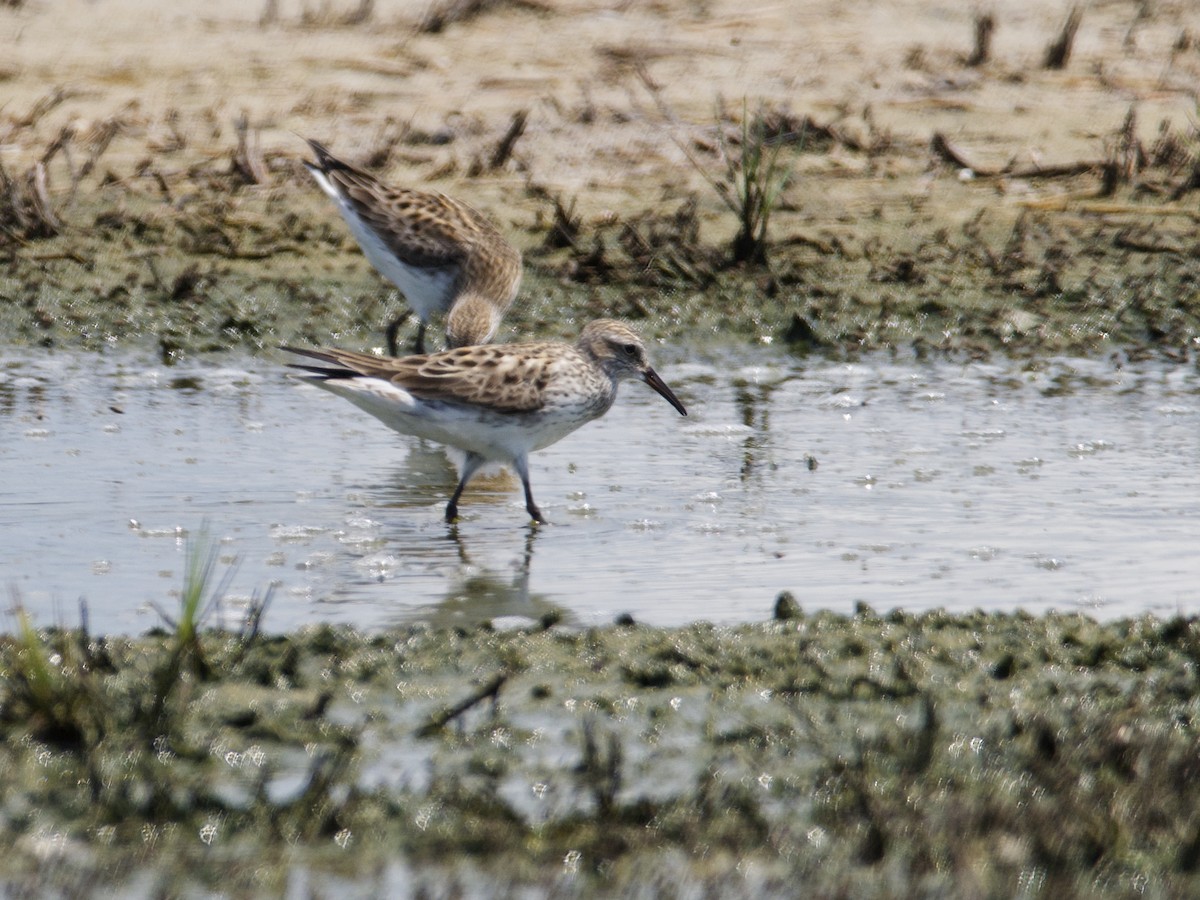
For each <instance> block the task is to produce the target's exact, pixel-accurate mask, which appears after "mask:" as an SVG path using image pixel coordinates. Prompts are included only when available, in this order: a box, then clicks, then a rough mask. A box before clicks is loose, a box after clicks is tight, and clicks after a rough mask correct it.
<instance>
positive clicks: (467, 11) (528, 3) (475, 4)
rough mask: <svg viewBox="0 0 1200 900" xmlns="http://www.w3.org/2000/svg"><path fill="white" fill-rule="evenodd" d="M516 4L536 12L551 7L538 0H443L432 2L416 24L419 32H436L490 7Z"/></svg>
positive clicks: (548, 9)
mask: <svg viewBox="0 0 1200 900" xmlns="http://www.w3.org/2000/svg"><path fill="white" fill-rule="evenodd" d="M506 5H507V6H518V7H522V8H524V9H531V10H534V11H536V12H543V13H544V12H551V11H552V7H551V6H550V5H549V4H547V3H541V2H538V0H443V2H441V3H433V4H431V5H430V7H429V9H428V10H427V11H426V12H425V15H424V16H423V17H422V18H421V21H420V22H419V23H418V24H417V32H418V33H420V34H438V33H440V32H442V31H445V30H446V27H447V26H449V25H454V24H456V23H461V22H466V21H467V20H469V19H473V18H475V17H476V16H478V15H482V14H483V13H485V12H487V11H488V10H491V9H497V8H499V7H501V6H506Z"/></svg>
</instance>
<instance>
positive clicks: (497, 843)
mask: <svg viewBox="0 0 1200 900" xmlns="http://www.w3.org/2000/svg"><path fill="white" fill-rule="evenodd" d="M1198 664H1200V623H1197V622H1196V621H1194V620H1190V619H1188V620H1185V619H1176V620H1170V621H1163V620H1158V619H1153V618H1140V619H1136V620H1126V621H1115V622H1107V623H1098V622H1096V621H1093V620H1091V619H1088V618H1086V617H1083V616H1078V615H1057V614H1051V615H1047V616H1039V617H1032V616H1027V615H1023V614H1019V613H1018V614H1011V615H1003V614H985V613H977V614H971V615H953V616H952V615H948V614H945V613H940V612H931V613H926V614H921V615H909V614H902V613H892V614H888V615H882V616H881V615H877V614H875V613H874V612H872V611H871V610H870V609H867V608H865V607H863V608H860V609H859V610H858V612H857V613H856V614H855V615H853V616H840V615H835V614H832V613H815V614H806V613H803V612H802V611H800V610H799V609H797V608H796V606H795V605H794V603H790V602H787V601H786V600H785V601H784V602H781V603H780V604H779V606H778V609H777V618H776V619H775V620H773V621H770V622H764V623H761V624H753V625H745V626H739V627H733V628H718V627H713V626H710V625H706V624H695V625H692V626H688V627H684V628H674V629H654V628H646V627H642V626H639V625H636V624H634V623H626V624H624V625H621V624H618V625H613V626H610V627H604V628H596V629H575V628H566V627H563V626H562V625H560V624H558V623H556V622H555V621H554V620H553V619H548V620H547V621H545V622H542V623H539V624H537V625H535V626H530V627H528V628H522V629H509V630H495V629H493V628H492V627H490V626H488V625H483V626H481V627H479V628H478V629H476V630H471V631H465V630H461V629H460V630H437V629H432V628H425V627H411V628H407V629H404V630H395V631H388V632H384V633H379V634H373V635H363V634H358V633H354V632H351V631H348V630H339V629H336V628H331V627H321V628H314V629H309V630H304V631H301V632H298V633H296V634H294V635H291V636H286V637H277V636H265V635H260V634H256V633H253V632H252V631H247V632H246V633H242V634H230V633H223V632H199V633H195V634H188V633H185V632H184V631H183V630H177V631H176V632H174V633H167V632H159V633H152V634H148V635H146V636H144V637H140V638H133V639H127V638H119V639H118V638H111V639H100V638H95V637H88V636H87V635H85V634H84V633H82V632H80V631H51V632H43V633H35V632H34V631H32V629H29V628H28V627H26V628H24V629H23V630H22V631H21V633H20V634H18V635H17V636H15V637H6V638H3V639H2V640H0V671H2V672H3V681H2V683H0V684H2V690H3V694H2V705H0V733H2V734H3V742H2V744H0V754H2V765H0V773H2V776H0V777H2V781H0V798H2V805H0V837H2V839H3V841H4V842H5V844H6V845H7V846H9V847H10V848H11V850H10V852H8V853H7V854H5V855H4V857H3V860H2V861H0V883H3V884H5V885H6V890H8V891H9V892H11V893H12V894H13V895H21V896H33V895H38V896H86V895H91V892H95V891H98V892H101V893H115V892H133V893H135V894H136V893H142V894H144V895H146V896H175V895H180V894H182V895H207V894H208V893H209V892H212V891H217V892H220V893H225V894H227V895H241V896H259V895H264V894H266V895H270V894H277V893H283V892H285V891H287V890H297V889H303V890H306V891H307V892H308V893H307V894H306V895H312V896H327V895H328V894H330V893H332V892H334V891H337V892H338V893H340V894H344V895H347V896H382V895H393V896H394V895H404V894H405V892H408V895H411V896H516V895H520V896H529V895H530V892H532V893H533V895H543V894H547V893H550V894H553V895H554V896H595V895H605V894H608V895H640V896H660V897H673V896H796V891H797V890H798V889H800V886H803V891H802V892H803V893H804V894H805V895H808V896H855V897H870V896H877V897H884V896H1018V895H1021V896H1081V895H1088V896H1114V897H1117V896H1151V897H1179V896H1188V895H1192V894H1195V893H1196V892H1197V891H1200V806H1198V805H1197V804H1196V802H1195V790H1196V788H1195V785H1196V779H1197V776H1198V774H1200V741H1198V740H1197V719H1198V716H1200V698H1198V695H1197V671H1198V669H1197V666H1198Z"/></svg>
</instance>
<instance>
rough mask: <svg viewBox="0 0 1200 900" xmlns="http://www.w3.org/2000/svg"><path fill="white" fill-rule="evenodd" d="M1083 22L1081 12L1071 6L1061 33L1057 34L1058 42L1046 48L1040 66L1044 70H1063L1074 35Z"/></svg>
mask: <svg viewBox="0 0 1200 900" xmlns="http://www.w3.org/2000/svg"><path fill="white" fill-rule="evenodd" d="M1082 21H1083V10H1081V9H1080V8H1079V7H1078V6H1072V7H1071V11H1070V12H1069V13H1068V14H1067V21H1066V22H1064V23H1063V27H1062V31H1060V32H1059V34H1058V40H1056V41H1055V42H1054V43H1053V44H1051V45H1050V46H1049V47H1047V48H1046V60H1045V62H1044V63H1043V64H1042V68H1045V69H1065V68H1066V67H1067V63H1068V62H1069V61H1070V59H1071V49H1072V47H1073V46H1074V44H1075V33H1076V32H1077V31H1079V25H1080V23H1081V22H1082Z"/></svg>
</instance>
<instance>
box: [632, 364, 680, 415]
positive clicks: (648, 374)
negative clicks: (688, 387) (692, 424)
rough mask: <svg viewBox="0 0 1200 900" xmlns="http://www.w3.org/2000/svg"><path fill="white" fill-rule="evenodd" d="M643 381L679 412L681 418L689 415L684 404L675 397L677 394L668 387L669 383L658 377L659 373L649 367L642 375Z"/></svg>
mask: <svg viewBox="0 0 1200 900" xmlns="http://www.w3.org/2000/svg"><path fill="white" fill-rule="evenodd" d="M642 380H643V381H645V382H646V384H648V385H650V387H652V388H654V390H656V391H658V393H659V394H661V395H662V397H663V399H664V400H666V401H667V402H668V403H670V404H671V405H672V406H673V407H675V408H676V409H677V410H679V414H680V415H681V416H686V415H687V410H686V409H684V408H683V404H682V403H680V402H679V398H678V397H676V396H675V393H674V392H673V391H672V390H671V389H670V388H669V387H667V383H666V382H665V381H663V380H662V379H661V378H659V377H658V373H657V372H655V371H654V370H653V369H651V368H650V367H648V366H647V367H646V371H645V372H643V373H642Z"/></svg>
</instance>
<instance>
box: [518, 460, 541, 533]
mask: <svg viewBox="0 0 1200 900" xmlns="http://www.w3.org/2000/svg"><path fill="white" fill-rule="evenodd" d="M513 465H514V467H515V468H516V470H517V474H518V475H520V476H521V485H522V486H523V487H524V488H525V511H526V512H527V513H529V517H530V518H531V519H533V521H535V522H537V523H538V524H539V525H545V524H546V517H545V516H543V515H542V511H541V510H540V509H538V507H537V504H536V503H534V502H533V488H532V487H530V485H529V464H528V462H527V461H526V459H525V457H519V458H518V459H515V460H513Z"/></svg>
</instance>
